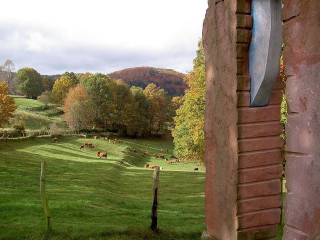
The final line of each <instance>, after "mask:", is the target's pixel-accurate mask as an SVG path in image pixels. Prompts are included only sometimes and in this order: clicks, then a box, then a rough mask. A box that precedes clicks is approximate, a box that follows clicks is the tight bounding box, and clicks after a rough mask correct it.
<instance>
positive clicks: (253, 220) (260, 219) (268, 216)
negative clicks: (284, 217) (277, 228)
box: [238, 208, 281, 229]
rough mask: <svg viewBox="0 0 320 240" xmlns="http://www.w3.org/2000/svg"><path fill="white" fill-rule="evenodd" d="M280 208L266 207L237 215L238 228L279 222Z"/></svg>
mask: <svg viewBox="0 0 320 240" xmlns="http://www.w3.org/2000/svg"><path fill="white" fill-rule="evenodd" d="M280 216H281V209H280V208H274V209H266V210H261V211H256V212H253V213H245V214H240V215H239V216H238V219H239V220H238V222H239V229H245V228H251V227H258V226H266V225H273V224H278V223H280Z"/></svg>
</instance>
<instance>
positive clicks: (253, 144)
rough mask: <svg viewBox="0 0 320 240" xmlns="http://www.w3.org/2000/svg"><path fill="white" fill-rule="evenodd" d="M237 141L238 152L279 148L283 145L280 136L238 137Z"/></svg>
mask: <svg viewBox="0 0 320 240" xmlns="http://www.w3.org/2000/svg"><path fill="white" fill-rule="evenodd" d="M238 142H239V144H238V146H239V152H240V153H241V152H252V151H260V150H266V149H275V148H281V147H282V145H283V140H282V139H281V138H280V136H274V137H262V138H247V139H240V140H239V141H238Z"/></svg>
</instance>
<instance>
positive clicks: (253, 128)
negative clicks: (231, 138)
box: [238, 121, 282, 138]
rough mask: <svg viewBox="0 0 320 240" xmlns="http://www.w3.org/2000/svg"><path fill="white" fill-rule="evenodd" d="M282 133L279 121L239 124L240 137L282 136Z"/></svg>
mask: <svg viewBox="0 0 320 240" xmlns="http://www.w3.org/2000/svg"><path fill="white" fill-rule="evenodd" d="M281 133H282V126H281V124H280V122H278V121H274V122H267V123H265V122H262V123H261V122H259V123H247V124H239V125H238V138H254V137H255V138H256V137H269V136H280V134H281Z"/></svg>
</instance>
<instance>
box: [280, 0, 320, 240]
mask: <svg viewBox="0 0 320 240" xmlns="http://www.w3.org/2000/svg"><path fill="white" fill-rule="evenodd" d="M283 4H284V8H283V11H282V19H283V20H284V32H283V35H284V38H283V39H284V43H285V50H284V64H285V66H286V74H287V75H288V76H289V78H288V80H287V89H286V94H287V101H288V111H289V116H288V123H287V126H286V130H287V145H286V150H287V155H286V156H287V166H286V176H287V189H288V194H287V197H286V202H285V228H284V237H283V239H285V240H291V239H297V240H302V239H320V174H319V172H320V158H319V156H320V147H319V142H320V104H319V103H320V82H319V76H320V41H319V36H320V24H319V22H320V1H318V0H308V1H307V0H283Z"/></svg>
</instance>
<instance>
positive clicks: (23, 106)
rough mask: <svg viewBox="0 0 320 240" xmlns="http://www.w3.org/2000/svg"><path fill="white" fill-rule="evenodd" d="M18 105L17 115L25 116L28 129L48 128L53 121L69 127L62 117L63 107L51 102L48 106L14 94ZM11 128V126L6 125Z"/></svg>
mask: <svg viewBox="0 0 320 240" xmlns="http://www.w3.org/2000/svg"><path fill="white" fill-rule="evenodd" d="M12 97H13V98H14V101H15V103H16V105H17V110H16V112H15V116H16V117H18V118H20V117H21V116H22V115H23V116H24V121H25V126H26V130H40V129H41V128H48V126H49V125H50V124H52V123H55V124H56V125H57V126H58V127H60V128H63V129H67V125H66V124H65V122H64V121H63V119H62V108H61V107H58V106H56V105H52V104H49V107H48V108H45V107H44V104H43V103H41V102H39V101H38V100H34V99H28V98H25V97H21V96H12ZM6 127H7V128H9V127H10V126H6Z"/></svg>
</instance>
